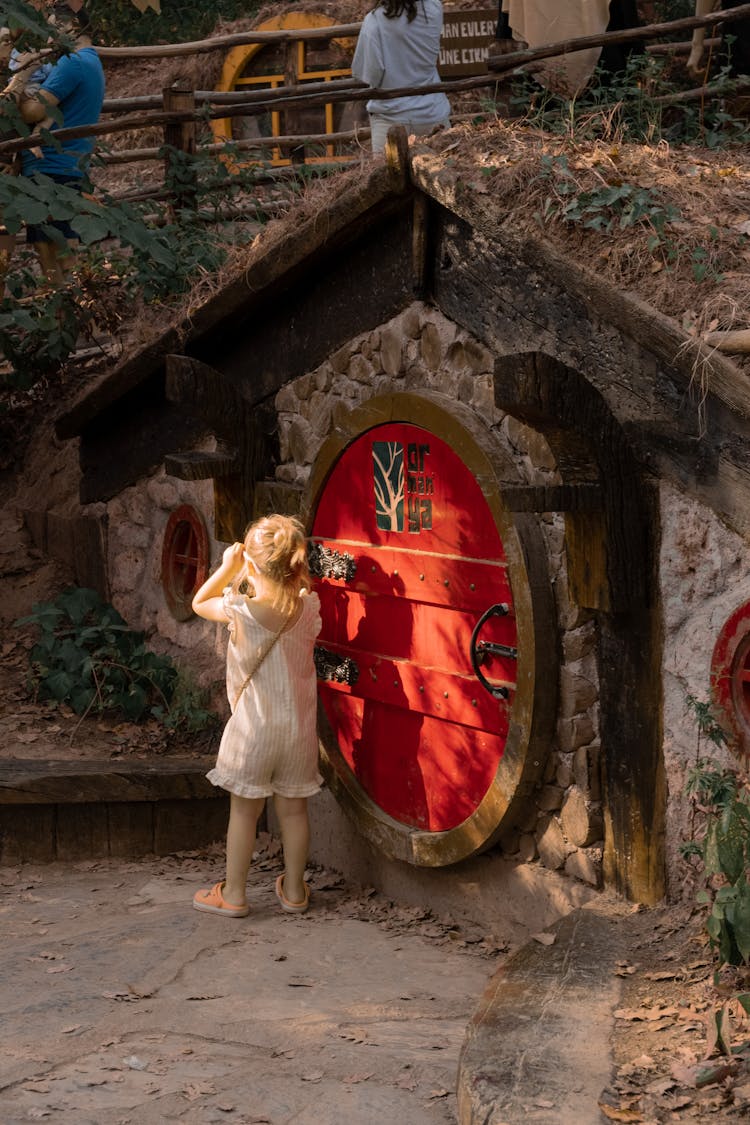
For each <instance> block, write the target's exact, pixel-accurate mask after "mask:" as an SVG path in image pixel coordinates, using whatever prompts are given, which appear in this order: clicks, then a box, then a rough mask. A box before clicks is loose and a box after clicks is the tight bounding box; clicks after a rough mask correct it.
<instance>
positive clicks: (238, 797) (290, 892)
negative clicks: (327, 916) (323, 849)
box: [193, 516, 322, 918]
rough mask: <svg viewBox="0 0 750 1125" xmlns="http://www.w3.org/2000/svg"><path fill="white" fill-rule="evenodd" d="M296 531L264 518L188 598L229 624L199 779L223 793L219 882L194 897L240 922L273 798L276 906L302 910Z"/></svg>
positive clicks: (309, 755) (310, 614)
mask: <svg viewBox="0 0 750 1125" xmlns="http://www.w3.org/2000/svg"><path fill="white" fill-rule="evenodd" d="M309 587H310V574H309V571H308V569H307V549H306V542H305V535H304V530H303V528H302V525H301V524H300V523H299V522H298V521H297V520H294V519H290V518H288V517H287V516H267V517H266V518H265V519H261V520H258V521H256V522H255V523H254V524H252V525H251V527H250V528H249V530H248V532H247V534H246V536H245V542H244V543H234V544H232V546H231V547H227V549H226V551H225V552H224V557H223V561H222V564H221V566H220V567H219V569H218V570H217V571H216V572H215V573H214V574H213V575H211V577H210V578H209V579H208V580H207V581H206V582H205V583H204V584H203V585H202V586H201V588H200V590H198V593H197V594H196V595H195V597H194V598H193V609H194V610H195V612H196V613H197V614H198V616H199V617H205V618H206V619H207V620H208V621H221V622H225V623H226V624H227V625H228V626H229V647H228V651H227V694H228V696H229V703H230V706H231V708H232V715H231V718H230V719H229V721H228V723H227V725H226V728H225V730H224V734H223V735H222V739H221V745H220V747H219V756H218V758H217V761H216V767H215V768H214V769H212V770H211V772H210V773H209V774H208V775H207V777H208V779H209V781H211V782H212V783H213V784H214V785H220V786H221V787H222V788H223V789H227V790H228V791H229V793H230V810H229V827H228V829H227V860H226V878H225V879H224V881H223V882H219V883H217V884H216V885H215V886H213V887H211V889H210V890H202V891H198V893H197V894H196V895H195V897H194V898H193V905H194V906H195V908H196V910H206V911H209V912H210V913H212V914H224V915H226V916H227V917H230V918H243V917H244V916H245V915H246V914H248V912H249V908H248V905H247V898H246V883H247V873H248V870H249V868H250V861H251V860H252V856H253V850H254V848H255V832H256V826H257V823H258V817H259V816H260V814H261V813H262V811H263V807H264V805H265V802H266V797H271V796H273V799H274V806H275V809H276V815H277V816H278V819H279V825H280V826H281V841H282V845H283V849H284V873H283V875H279V877H278V879H277V880H276V895H277V897H278V900H279V903H280V905H281V908H282V910H286V911H288V912H290V913H297V912H302V911H304V910H307V907H308V904H309V901H310V889H309V887H308V886H307V884H306V883H305V882H304V878H303V876H304V872H305V865H306V863H307V850H308V845H309V838H310V827H309V821H308V816H307V798H308V797H310V796H312V794H313V793H317V792H318V790H319V789H320V784H321V781H322V778H321V777H320V775H319V773H318V738H317V724H316V700H317V690H316V679H315V665H314V663H313V644H314V642H315V638H316V637H317V635H318V632H319V631H320V612H319V611H320V602H319V600H318V595H317V594H315V593H310V592H309Z"/></svg>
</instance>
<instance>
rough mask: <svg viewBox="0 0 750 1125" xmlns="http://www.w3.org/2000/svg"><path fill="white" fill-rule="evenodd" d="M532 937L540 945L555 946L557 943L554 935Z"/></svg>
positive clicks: (535, 935) (533, 935) (534, 935)
mask: <svg viewBox="0 0 750 1125" xmlns="http://www.w3.org/2000/svg"><path fill="white" fill-rule="evenodd" d="M531 936H532V938H533V939H534V941H538V942H539V944H540V945H554V944H555V941H556V938H555V935H554V934H532V935H531Z"/></svg>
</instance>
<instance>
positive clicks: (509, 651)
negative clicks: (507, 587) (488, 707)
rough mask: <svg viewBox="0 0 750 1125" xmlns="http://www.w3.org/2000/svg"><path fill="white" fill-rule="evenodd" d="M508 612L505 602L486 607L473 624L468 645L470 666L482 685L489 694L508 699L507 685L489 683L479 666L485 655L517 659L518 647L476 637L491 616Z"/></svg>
mask: <svg viewBox="0 0 750 1125" xmlns="http://www.w3.org/2000/svg"><path fill="white" fill-rule="evenodd" d="M509 613H510V607H509V606H508V604H507V602H498V603H497V605H491V606H490V608H489V609H486V610H485V611H484V613H483V614H482V616H481V617H480V618H479V620H478V621H477V623H476V625H475V626H474V631H473V633H472V634H471V642H470V646H469V653H470V655H471V666H472V668H473V669H474V674H475V676H476V677H477V679H478V680H479V682H480V684H481V685H482V687H483V688H484V689H485V690H486V691H488V692H489V693H490V695H493V696H494V697H495V699H508V697H509V696H510V691H509V689H508V688H507V687H502V686H501V685H499V684H491V683H490V681H489V680H488V679H487V677H486V676H485V674H484V672H483V671H482V667H481V666H482V664H483V663H484V661H485V659H486V657H487V656H490V655H493V656H509V657H510V658H511V659H512V660H517V659H518V649H517V648H511V646H510V645H500V644H496V643H495V642H494V641H480V640H478V638H479V633H480V631H481V629H482V626H483V625H484V624H485V623H486V622H487V621H489V619H490V618H491V617H507V616H508V614H509Z"/></svg>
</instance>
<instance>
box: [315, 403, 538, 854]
mask: <svg viewBox="0 0 750 1125" xmlns="http://www.w3.org/2000/svg"><path fill="white" fill-rule="evenodd" d="M312 541H313V542H312V547H311V560H312V564H313V570H314V572H315V573H316V574H317V576H318V577H317V580H316V589H317V590H318V593H319V595H320V599H321V612H322V618H323V626H322V631H321V635H320V638H319V641H318V649H317V654H316V661H317V664H318V673H319V678H320V697H321V703H322V708H323V710H324V713H325V720H326V723H327V726H328V728H329V733H330V734H332V736H333V739H334V740H335V745H336V747H337V750H338V754H337V755H336V757H337V759H338V760H337V761H336V762H335V767H336V769H335V772H336V775H337V779H338V783H339V788H341V786H343V788H344V790H348V791H349V793H350V794H354V795H355V796H356V797H357V799H358V803H359V807H360V809H365V808H366V809H367V819H368V820H369V821H370V823H371V824H372V823H375V824H376V826H377V827H376V831H375V837H376V838H378V839H379V840H380V842H381V843H382V842H383V841H384V839H385V837H384V835H383V829H384V828H385V829H387V831H386V833H385V835H386V836H388V837H390V840H391V846H390V847H388V846H387V845H386V846H385V850H386V851H390V853H391V854H397V855H399V856H400V858H406V859H410V860H411V861H412V862H424V863H428V864H430V865H438V864H441V863H444V862H453V861H454V860H455V859H456V858H461V855H462V854H470V853H471V851H475V850H477V849H478V847H480V846H481V845H482V844H483V843H484V839H473V840H472V839H470V840H469V842H468V844H467V843H466V842H464V843H462V844H461V845H460V846H459V847H458V849H456V847H455V846H452V847H451V848H449V849H448V851H447V853H443V852H441V850H440V849H439V848H438V849H437V850H436V849H435V848H430V847H427V848H426V849H425V847H424V841H425V840H428V841H429V840H432V841H434V840H436V839H444V838H446V837H450V838H451V839H453V841H454V845H455V836H456V832H457V831H458V832H459V833H460V832H461V829H462V827H464V826H466V825H471V823H472V818H474V817H475V815H476V813H477V810H478V809H480V808H481V807H482V805H483V802H485V800H486V798H487V796H488V793H489V792H490V790H491V789H492V787H493V784H495V782H496V779H497V777H498V770H499V767H500V765H501V763H502V760H503V755H504V752H505V749H506V742H507V739H508V732H509V718H510V715H511V714H512V711H513V707H514V702H515V698H516V692H517V674H518V660H519V653H518V630H517V622H516V615H515V608H514V591H513V582H512V580H511V576H510V574H509V565H508V558H507V557H506V550H505V548H504V545H503V541H502V539H501V535H500V532H499V530H498V526H497V524H496V522H495V519H494V518H493V514H492V512H491V510H490V507H489V505H488V502H487V499H486V497H485V494H484V492H483V490H482V488H481V487H480V485H479V483H478V482H477V479H476V477H475V475H474V473H473V472H472V471H471V470H470V469H469V468H468V467H467V466H466V464H464V462H463V461H462V460H461V458H460V457H458V456H457V454H456V453H455V452H454V451H453V449H452V448H451V447H450V446H449V445H448V444H447V443H446V441H444V440H442V439H441V438H439V437H438V436H437V435H436V434H435V433H432V432H429V431H427V430H426V429H423V428H421V427H420V426H418V425H415V424H413V423H408V422H389V423H387V424H385V425H379V426H375V427H374V428H372V429H370V430H368V431H367V432H365V433H363V434H362V435H361V436H359V437H357V438H356V440H354V441H353V442H352V443H351V444H350V445H348V447H347V448H346V449H345V450H344V452H343V454H341V456H340V457H339V458H338V460H337V461H336V462H335V464H334V466H333V468H332V470H331V472H330V474H329V475H328V477H327V479H326V482H325V485H324V487H323V489H322V491H321V493H320V495H319V499H318V504H317V508H316V511H315V516H314V520H313V525H312ZM517 555H518V552H516V556H517ZM487 611H490V612H487ZM483 617H484V620H482V618H483ZM477 625H479V628H478V629H477V628H476V626H477ZM473 634H475V635H474V636H473ZM472 640H473V649H474V659H473V660H472ZM507 796H508V795H507V794H506V798H507ZM370 835H372V833H370ZM469 835H470V836H471V833H469ZM413 836H419V837H420V839H421V840H422V847H421V849H419V851H420V854H421V856H422V858H421V859H419V858H415V856H414V854H413V853H414V849H413V848H409V847H407V848H406V849H401V848H399V847H398V846H397V847H395V848H394V847H393V839H394V838H396V839H398V838H399V837H402V838H406V839H408V838H410V837H413Z"/></svg>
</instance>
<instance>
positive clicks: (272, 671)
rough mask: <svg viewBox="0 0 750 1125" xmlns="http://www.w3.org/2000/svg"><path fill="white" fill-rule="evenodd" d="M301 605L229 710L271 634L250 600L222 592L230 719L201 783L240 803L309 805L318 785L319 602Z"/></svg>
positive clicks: (305, 600)
mask: <svg viewBox="0 0 750 1125" xmlns="http://www.w3.org/2000/svg"><path fill="white" fill-rule="evenodd" d="M300 597H301V601H302V612H301V614H300V616H299V617H298V618H297V620H296V621H295V623H294V624H293V625H292V626H291V627H290V628H288V629H286V630H285V631H284V633H282V635H281V637H280V638H279V639H278V641H277V642H276V643H275V645H274V647H273V648H272V650H271V651H270V652H269V654H268V656H267V657H266V658H265V660H264V661H263V663H262V664H261V666H260V667H259V668H258V670H257V672H256V673H255V674H254V675H253V678H252V679H251V681H250V683H249V684H248V685H247V687H246V688H245V690H244V691H243V692H242V694H241V695H240V697H239V699H238V700H237V704H236V706H234V701H235V699H236V698H237V693H238V692H239V691H240V688H241V687H242V684H243V683H244V680H245V677H246V676H247V674H248V672H249V671H250V670H251V668H252V667H253V665H254V663H255V661H256V660H257V658H258V655H259V653H260V652H261V651H262V650H263V649H264V648H265V647H266V646H267V645H268V643H269V641H270V640H271V638H272V637H273V635H274V634H273V632H272V631H271V630H269V629H266V628H265V626H263V625H261V624H260V622H259V621H257V620H256V618H255V617H254V616H253V614H252V611H251V608H250V601H249V599H248V598H246V597H245V596H244V595H242V594H232V593H231V592H230V591H228V590H225V591H224V610H225V612H226V614H227V617H228V618H229V646H228V649H227V695H228V697H229V703H230V706H232V707H233V712H232V716H231V718H230V719H229V722H228V723H227V725H226V727H225V728H224V734H223V735H222V739H221V745H220V747H219V754H218V757H217V760H216V766H215V767H214V769H212V770H211V771H210V772H209V773H208V774H207V775H206V776H207V777H208V780H209V781H210V782H211V783H212V784H213V785H217V786H220V787H221V788H222V789H226V790H228V792H230V793H234V794H236V795H237V796H238V797H270V796H272V795H273V794H274V793H278V794H279V795H280V796H282V797H310V796H312V794H313V793H317V792H318V790H319V789H320V786H321V784H322V780H323V779H322V778H321V776H320V774H319V772H318V733H317V680H316V676H315V664H314V663H313V645H314V643H315V638H316V637H317V635H318V633H319V632H320V625H321V621H320V601H319V598H318V595H317V594H315V593H306V594H302V595H300Z"/></svg>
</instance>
